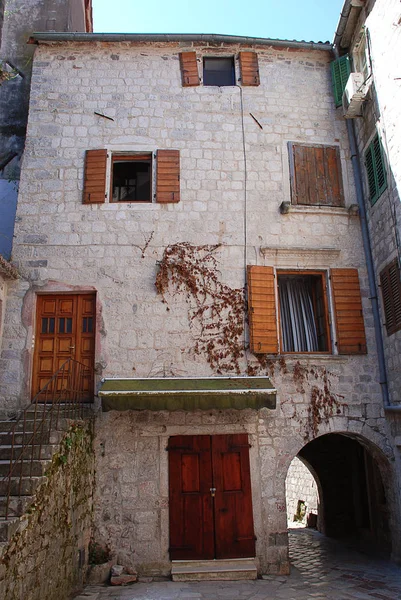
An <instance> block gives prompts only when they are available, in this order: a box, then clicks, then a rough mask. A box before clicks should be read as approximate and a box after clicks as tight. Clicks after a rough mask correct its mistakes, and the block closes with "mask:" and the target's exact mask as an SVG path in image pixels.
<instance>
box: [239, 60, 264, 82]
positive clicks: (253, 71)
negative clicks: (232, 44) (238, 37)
mask: <svg viewBox="0 0 401 600" xmlns="http://www.w3.org/2000/svg"><path fill="white" fill-rule="evenodd" d="M239 66H240V70H241V83H242V85H260V79H259V64H258V55H257V54H256V52H240V53H239Z"/></svg>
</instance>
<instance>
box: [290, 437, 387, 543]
mask: <svg viewBox="0 0 401 600" xmlns="http://www.w3.org/2000/svg"><path fill="white" fill-rule="evenodd" d="M298 457H299V459H300V460H302V461H303V462H304V463H305V464H307V465H308V468H309V469H310V471H311V472H312V473H313V474H314V475H315V479H316V480H317V481H318V482H319V488H320V489H319V491H320V501H321V502H320V514H319V519H318V529H319V530H320V531H321V532H322V533H325V534H326V535H328V536H330V537H337V538H345V537H346V538H351V537H353V538H355V539H358V540H361V541H364V542H368V543H369V542H372V543H373V544H374V545H375V548H377V549H379V550H380V551H381V552H383V553H385V554H390V553H391V534H390V526H389V521H390V518H389V517H390V515H389V502H388V499H387V497H386V492H385V486H384V485H383V477H382V471H383V469H385V461H386V459H385V458H384V456H383V455H381V453H380V451H379V450H378V449H377V448H376V449H375V448H373V447H371V445H370V444H369V443H368V442H367V441H366V440H364V439H362V438H359V437H358V436H355V435H349V434H343V433H330V434H326V435H322V436H320V437H318V438H316V439H315V440H312V441H311V442H309V443H308V444H306V445H305V446H304V447H303V448H302V449H301V451H300V452H299V453H298Z"/></svg>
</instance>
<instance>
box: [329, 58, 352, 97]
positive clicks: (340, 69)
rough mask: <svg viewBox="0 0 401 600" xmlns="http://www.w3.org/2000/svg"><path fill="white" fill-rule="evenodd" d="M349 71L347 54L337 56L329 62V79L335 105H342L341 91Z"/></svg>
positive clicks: (342, 91)
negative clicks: (331, 84)
mask: <svg viewBox="0 0 401 600" xmlns="http://www.w3.org/2000/svg"><path fill="white" fill-rule="evenodd" d="M350 73H351V65H350V61H349V56H348V54H346V55H345V56H341V57H340V58H337V60H335V61H333V62H332V63H331V79H332V83H333V94H334V102H335V104H336V106H341V105H342V100H343V93H344V90H345V86H346V85H347V81H348V77H349V75H350Z"/></svg>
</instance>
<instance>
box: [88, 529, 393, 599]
mask: <svg viewBox="0 0 401 600" xmlns="http://www.w3.org/2000/svg"><path fill="white" fill-rule="evenodd" d="M290 558H291V565H292V568H291V575H290V576H288V577H283V576H280V577H275V576H270V577H268V578H266V579H263V580H261V579H260V580H257V581H244V582H241V581H237V582H212V581H207V582H202V583H177V582H172V581H166V582H162V583H137V584H134V585H133V586H127V587H122V588H111V587H109V586H88V587H86V588H85V590H84V591H83V592H82V594H80V595H79V596H77V598H76V600H309V599H310V600H351V599H352V600H401V568H400V567H397V566H395V565H394V564H392V563H390V562H388V561H384V560H381V559H377V558H372V557H369V556H367V555H365V554H361V553H359V552H357V551H355V550H353V549H351V548H347V547H346V546H344V545H342V544H341V543H340V542H337V541H335V540H332V539H328V538H325V537H324V536H322V535H320V534H319V533H316V532H314V531H310V530H297V531H292V532H290Z"/></svg>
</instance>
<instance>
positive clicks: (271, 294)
mask: <svg viewBox="0 0 401 600" xmlns="http://www.w3.org/2000/svg"><path fill="white" fill-rule="evenodd" d="M247 275H248V308H249V330H250V349H251V351H252V352H254V353H255V354H278V353H279V350H280V349H281V352H283V353H285V352H303V353H311V352H315V353H316V352H317V353H318V352H326V353H329V352H332V344H331V337H330V327H329V322H330V320H331V319H330V318H329V317H330V315H329V309H328V292H327V285H328V280H330V283H331V295H332V304H333V316H334V321H335V330H336V338H337V341H336V345H337V351H338V353H339V354H366V338H365V328H364V321H363V313H362V301H361V294H360V288H359V277H358V271H357V269H331V270H330V271H280V270H277V271H276V270H275V269H274V268H273V267H259V266H249V267H248V273H247ZM276 287H277V288H278V289H277V290H276ZM276 292H277V293H276ZM276 297H277V301H278V305H277V302H276Z"/></svg>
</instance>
